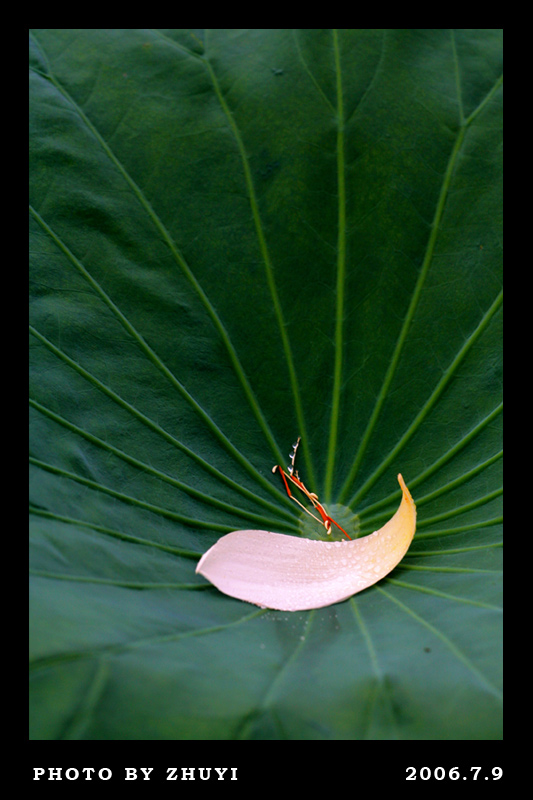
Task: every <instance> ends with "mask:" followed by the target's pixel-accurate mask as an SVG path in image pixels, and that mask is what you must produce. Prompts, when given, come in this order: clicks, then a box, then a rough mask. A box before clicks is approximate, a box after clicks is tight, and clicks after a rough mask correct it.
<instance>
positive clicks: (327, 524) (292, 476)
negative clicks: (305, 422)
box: [272, 436, 352, 539]
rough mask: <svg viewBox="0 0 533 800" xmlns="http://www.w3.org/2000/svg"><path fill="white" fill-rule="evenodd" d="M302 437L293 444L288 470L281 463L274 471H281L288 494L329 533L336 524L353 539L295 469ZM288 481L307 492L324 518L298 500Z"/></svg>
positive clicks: (311, 501)
mask: <svg viewBox="0 0 533 800" xmlns="http://www.w3.org/2000/svg"><path fill="white" fill-rule="evenodd" d="M300 439H301V437H300V436H298V439H297V440H296V442H295V444H293V446H292V453H291V455H290V456H289V458H290V460H291V465H290V467H287V472H285V471H284V469H283V467H280V465H279V464H276V465H275V466H274V467H272V472H276V471H279V474H280V475H281V479H282V481H283V483H284V484H285V490H286V492H287V494H288V495H289V497H290V498H291V500H294V502H295V503H298V505H299V506H300V507H301V508H303V510H304V511H305V513H306V514H309V516H310V517H313V519H316V521H317V522H319V523H320V524H321V525H323V526H324V528H325V529H326V532H327V533H328V534H330V533H331V525H332V524H333V525H336V526H337V528H338V529H339V530H341V531H342V532H343V533H344V535H345V536H346V537H347V538H348V539H351V538H352V537H351V536H349V535H348V534H347V533H346V531H345V530H344V528H341V526H340V525H339V523H338V522H335V520H334V519H333V518H332V517H330V516H329V514H326V509H325V508H324V506H323V505H321V503H319V502H318V495H316V494H315V493H314V492H310V491H309V489H306V487H305V486H304V484H303V483H302V481H301V480H300V478H299V476H298V472H297V470H295V469H294V459H295V458H296V451H297V450H298V445H299V444H300ZM288 481H292V483H294V485H295V486H297V487H298V489H299V490H300V491H301V492H303V493H304V494H305V496H306V497H307V499H308V500H309V502H310V503H311V504H312V506H313V508H315V509H316V510H317V511H318V513H319V514H320V516H321V517H322V519H319V518H318V517H317V516H316V514H313V512H312V511H309V509H308V508H306V507H305V506H304V504H303V503H300V501H299V500H298V498H297V497H294V495H293V494H292V493H291V490H290V488H289V484H288Z"/></svg>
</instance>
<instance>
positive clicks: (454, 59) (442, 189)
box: [30, 29, 503, 740]
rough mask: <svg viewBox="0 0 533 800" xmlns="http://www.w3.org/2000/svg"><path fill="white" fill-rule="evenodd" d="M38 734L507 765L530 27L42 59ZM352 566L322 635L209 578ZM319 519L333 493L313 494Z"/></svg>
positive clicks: (123, 38)
mask: <svg viewBox="0 0 533 800" xmlns="http://www.w3.org/2000/svg"><path fill="white" fill-rule="evenodd" d="M30 87H31V105H30V111H31V114H30V116H31V173H30V174H31V181H30V238H31V312H30V314H31V325H30V332H31V336H30V354H31V379H30V412H31V457H30V465H31V489H30V496H31V611H32V614H31V626H32V628H31V629H32V636H31V737H32V738H33V739H41V740H44V739H67V740H71V739H78V740H80V739H85V740H99V739H100V740H106V739H110V740H120V739H122V740H136V739H140V740H150V739H153V740H164V739H185V740H187V739H190V740H195V739H196V740H200V739H212V740H217V739H218V740H220V739H230V740H233V739H250V740H264V739H272V740H276V739H315V740H327V739H333V740H339V739H350V740H359V739H407V740H414V739H441V740H444V739H456V740H468V739H473V740H483V739H485V740H487V739H499V738H501V676H500V672H501V653H500V645H501V596H500V591H501V581H500V577H501V530H500V523H501V430H500V428H501V408H502V407H501V317H502V297H501V253H502V241H501V177H502V174H501V173H502V170H501V102H502V89H503V86H502V64H501V31H499V30H490V29H480V30H474V29H466V30H451V31H450V30H444V29H423V30H422V29H420V30H418V29H415V30H404V29H402V30H399V29H392V30H383V29H380V30H369V29H368V30H367V29H364V30H338V31H332V30H323V29H320V30H318V29H310V30H296V31H293V30H260V29H249V30H214V31H209V32H207V31H204V30H189V29H187V30H168V29H162V30H144V29H143V30H135V29H120V30H117V29H87V30H85V29H84V30H72V29H68V30H67V29H63V30H34V31H32V32H31V35H30ZM298 436H301V445H300V449H299V452H298V464H297V466H298V470H299V475H300V477H301V479H302V480H303V481H304V482H305V485H306V487H307V488H308V490H309V492H313V493H316V494H317V495H318V497H319V498H320V503H321V504H323V506H324V508H325V509H326V510H327V514H330V515H331V516H332V517H333V518H334V519H335V520H337V521H338V523H339V524H340V525H342V526H343V527H346V526H349V532H350V535H352V536H353V538H357V537H358V536H364V535H366V534H369V533H372V531H374V530H376V529H378V528H381V527H382V526H383V525H384V523H385V522H386V521H387V519H389V518H390V517H391V516H392V514H394V511H395V510H396V508H397V507H398V503H399V501H400V497H401V492H400V490H399V488H398V483H397V481H396V475H397V474H398V473H401V474H402V475H403V477H404V479H405V482H406V483H407V485H408V486H409V490H410V491H411V494H412V496H413V498H414V501H415V502H416V506H417V512H418V521H417V530H416V535H415V537H414V540H413V542H412V544H411V546H410V549H409V551H408V552H407V554H406V556H405V557H404V558H403V560H402V561H401V562H400V564H399V565H398V566H397V567H396V568H395V569H394V570H393V571H392V572H391V573H390V574H389V575H388V576H387V577H385V578H384V579H382V580H381V581H379V582H378V583H376V584H374V585H373V586H370V587H369V588H367V589H365V590H364V591H362V592H360V593H359V594H356V595H354V596H352V597H350V598H348V599H347V600H344V601H343V602H339V603H334V604H333V605H329V606H327V607H324V608H317V609H313V610H309V611H294V612H288V611H287V612H286V611H274V610H269V609H262V608H258V607H257V606H254V605H251V604H249V603H247V602H243V601H241V600H237V599H234V598H231V597H228V596H226V595H225V594H222V593H221V592H219V591H218V590H217V589H216V588H215V587H214V586H212V585H211V584H210V583H208V582H207V581H206V580H205V579H204V578H203V577H202V576H201V575H200V574H197V573H196V571H195V570H196V565H197V563H198V560H199V559H200V557H201V556H202V554H204V553H205V552H206V551H207V550H208V549H209V548H210V547H211V546H212V545H213V544H215V542H217V540H218V539H219V538H220V537H221V536H222V535H224V534H226V533H228V532H230V531H234V530H243V529H244V530H247V529H259V530H267V531H274V532H278V533H285V534H292V535H295V536H316V535H320V536H322V535H324V534H325V531H324V528H322V529H321V528H320V525H319V524H318V522H315V521H314V520H313V519H312V518H310V517H309V515H307V514H305V512H304V511H303V510H302V509H301V508H299V507H298V506H297V505H296V504H295V503H293V502H291V500H290V499H289V498H288V496H287V494H286V492H285V488H284V485H283V483H282V481H281V480H280V478H279V475H275V474H272V467H273V466H275V465H276V464H279V465H281V466H282V467H283V468H284V469H286V468H287V465H288V464H289V458H290V454H291V446H292V445H293V443H294V442H295V441H296V440H297V437H298ZM299 499H302V500H303V501H305V499H306V498H305V497H302V498H299Z"/></svg>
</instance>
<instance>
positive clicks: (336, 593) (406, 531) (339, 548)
mask: <svg viewBox="0 0 533 800" xmlns="http://www.w3.org/2000/svg"><path fill="white" fill-rule="evenodd" d="M398 482H399V484H400V486H401V488H402V493H403V497H402V500H401V502H400V506H399V508H398V510H397V511H396V513H395V514H394V516H393V517H391V519H390V520H389V521H388V522H387V523H386V524H385V525H384V526H383V527H382V528H380V529H379V531H375V532H374V533H371V534H370V535H369V536H364V537H362V538H360V539H355V540H354V541H351V542H349V541H335V542H324V541H318V540H316V539H299V538H297V537H295V536H287V535H285V534H282V533H273V532H271V531H255V530H251V531H233V532H232V533H228V534H227V535H226V536H222V537H221V538H220V539H219V540H218V542H217V543H216V544H214V545H213V547H211V548H210V549H209V550H208V551H207V552H206V553H204V555H203V556H202V558H201V559H200V561H199V562H198V566H197V567H196V572H199V573H200V574H201V575H203V576H204V577H205V578H207V580H208V581H210V582H211V583H213V584H214V585H215V586H216V587H217V589H219V590H220V591H221V592H223V593H224V594H227V595H230V597H237V598H238V599H239V600H246V601H247V602H248V603H255V604H256V605H258V606H261V607H263V608H275V609H279V610H281V611H303V610H305V609H310V608H321V607H322V606H329V605H331V604H332V603H340V602H341V601H342V600H346V599H347V598H348V597H351V596H352V595H353V594H356V593H357V592H360V591H362V590H363V589H366V588H367V587H368V586H372V584H374V583H376V582H377V581H379V580H381V578H384V577H385V575H388V574H389V572H391V570H393V569H394V567H395V566H396V565H397V564H399V563H400V561H401V560H402V558H403V557H404V555H405V553H406V552H407V550H408V549H409V545H410V544H411V542H412V540H413V536H414V535H415V528H416V506H415V504H414V502H413V498H412V497H411V495H410V493H409V489H408V488H407V486H406V485H405V482H404V480H403V478H402V476H401V475H398Z"/></svg>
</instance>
